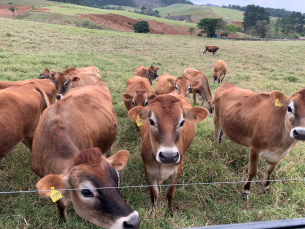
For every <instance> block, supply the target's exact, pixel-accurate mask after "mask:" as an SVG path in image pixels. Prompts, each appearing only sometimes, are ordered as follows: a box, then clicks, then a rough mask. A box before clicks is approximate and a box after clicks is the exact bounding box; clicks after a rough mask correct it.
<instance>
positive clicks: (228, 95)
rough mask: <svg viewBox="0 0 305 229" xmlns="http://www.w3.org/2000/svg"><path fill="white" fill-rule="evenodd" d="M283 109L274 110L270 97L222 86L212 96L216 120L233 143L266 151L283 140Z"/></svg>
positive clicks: (284, 111)
mask: <svg viewBox="0 0 305 229" xmlns="http://www.w3.org/2000/svg"><path fill="white" fill-rule="evenodd" d="M285 113H286V109H285V107H284V106H283V107H281V108H279V107H276V106H275V105H274V104H273V103H272V101H271V99H270V95H269V94H258V93H254V92H252V91H250V90H247V89H241V88H238V87H235V86H234V85H232V84H227V83H225V84H224V85H223V86H222V87H220V88H218V89H217V90H216V93H215V117H214V118H216V119H217V120H219V122H220V125H221V127H222V129H223V131H224V133H225V134H226V135H227V136H228V137H229V138H230V139H232V140H233V141H234V142H236V143H238V144H240V145H244V146H250V145H252V144H254V145H256V147H261V148H266V147H267V145H269V146H270V145H274V146H276V145H277V144H278V143H280V142H281V140H282V138H283V134H282V133H283V132H284V130H283V129H282V128H283V127H284V126H285V125H284V120H285V119H284V117H285Z"/></svg>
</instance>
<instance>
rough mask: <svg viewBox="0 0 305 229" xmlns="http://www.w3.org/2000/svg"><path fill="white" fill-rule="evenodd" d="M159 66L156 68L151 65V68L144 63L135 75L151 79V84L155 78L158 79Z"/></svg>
mask: <svg viewBox="0 0 305 229" xmlns="http://www.w3.org/2000/svg"><path fill="white" fill-rule="evenodd" d="M158 70H159V68H155V67H154V66H150V68H146V67H144V66H143V65H140V67H138V68H137V70H136V73H135V75H137V76H141V77H145V78H147V79H148V80H149V83H150V85H151V84H152V81H153V80H157V79H158V77H159V76H158V74H157V72H158Z"/></svg>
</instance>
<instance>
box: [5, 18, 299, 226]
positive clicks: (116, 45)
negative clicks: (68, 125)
mask: <svg viewBox="0 0 305 229" xmlns="http://www.w3.org/2000/svg"><path fill="white" fill-rule="evenodd" d="M0 30H1V34H0V40H1V42H0V80H1V81H9V80H12V81H13V80H25V79H31V78H37V77H38V75H39V73H40V72H41V71H42V70H43V69H44V68H46V67H48V68H50V69H52V70H58V71H61V70H64V69H66V68H69V67H83V66H89V65H96V66H98V67H99V69H100V71H101V74H102V77H103V79H104V80H105V81H106V82H107V84H108V86H109V88H110V90H111V93H112V97H113V100H114V108H115V110H116V113H117V116H118V120H119V133H118V136H117V138H116V141H115V144H114V145H113V148H112V151H113V152H116V151H118V150H120V149H126V150H129V151H130V152H131V159H130V161H129V163H128V166H127V169H125V170H123V171H122V172H121V173H120V181H121V182H120V186H126V185H128V186H129V185H146V184H147V182H146V178H145V175H144V171H143V162H142V159H141V156H140V150H141V139H140V134H139V133H138V132H137V131H135V128H134V124H133V123H131V122H130V120H129V118H128V117H127V112H126V109H125V107H124V104H123V101H122V98H121V94H123V93H124V91H125V86H126V82H127V80H128V79H129V78H130V77H131V76H133V74H134V72H135V69H136V68H137V67H138V66H139V65H140V64H143V65H145V66H149V65H154V66H155V67H159V68H160V70H159V74H160V75H161V74H163V73H164V72H167V73H169V74H171V75H174V76H180V75H182V73H183V70H184V69H185V68H187V67H193V68H196V69H198V70H201V71H203V72H204V73H205V74H206V75H207V77H208V78H209V80H210V86H211V90H212V93H214V92H215V90H216V88H217V87H219V85H218V84H213V83H212V74H211V73H212V71H213V66H214V63H215V61H216V60H217V59H218V58H220V59H223V60H225V61H226V62H227V64H228V66H229V71H228V74H227V76H226V78H225V79H224V81H225V82H230V83H234V84H236V85H238V86H240V87H243V88H248V89H251V90H254V91H255V92H271V91H272V90H280V91H282V92H284V93H286V94H287V95H292V94H293V93H294V92H296V91H298V90H300V89H301V88H303V87H304V84H305V66H304V64H303V60H304V59H305V46H304V43H303V41H285V42H257V41H256V42H252V41H235V43H234V46H232V41H231V40H218V39H208V38H202V37H193V36H171V35H152V34H134V33H123V32H114V31H103V30H89V29H84V28H76V27H69V26H60V25H52V24H43V23H38V22H31V21H22V20H13V19H3V18H0ZM206 44H209V45H217V46H219V47H220V50H219V52H218V54H217V55H216V56H215V57H213V55H212V54H210V53H208V54H206V55H203V54H202V52H203V47H204V46H205V45H206ZM263 47H264V53H263V58H261V50H262V48H263ZM296 54H297V56H296ZM153 85H154V86H155V83H154V84H153ZM79 125H81V124H79ZM213 129H214V128H213V118H212V117H209V118H207V119H206V120H205V121H203V122H201V123H199V124H198V125H197V132H196V136H195V139H194V142H193V144H192V146H191V148H190V149H189V151H188V152H187V153H186V155H185V157H184V172H183V174H182V176H181V178H180V180H179V183H194V182H216V181H243V180H245V179H246V176H247V164H248V149H246V148H244V147H241V146H238V145H236V144H234V143H233V142H231V141H230V140H229V139H227V140H226V141H225V142H223V143H222V144H221V145H218V144H216V143H214V142H213ZM304 149H305V147H304V143H298V145H297V147H296V148H295V149H294V150H292V151H291V152H290V153H289V155H288V156H287V157H286V158H285V159H284V160H283V161H282V162H281V163H280V164H279V165H278V166H277V168H276V169H275V171H274V172H273V174H272V176H271V178H272V179H292V178H304V174H305V159H304V156H303V151H304ZM30 159H31V154H30V151H29V150H28V149H27V148H26V147H25V146H23V145H22V144H20V145H18V146H17V147H16V148H15V149H14V150H13V151H12V152H11V153H10V154H9V155H8V156H7V157H5V158H4V159H3V160H2V162H1V164H2V165H3V166H5V168H4V169H3V170H0V180H1V185H0V191H15V190H35V185H36V183H37V182H38V180H39V178H38V177H37V176H36V175H35V174H33V172H32V171H31V170H30ZM263 169H264V162H263V161H261V162H260V164H259V174H258V176H257V178H256V179H257V180H260V179H262V175H263ZM160 190H161V193H160V198H159V200H158V204H157V208H158V211H157V213H156V215H155V217H153V215H152V214H151V207H150V198H149V190H148V188H134V189H122V190H121V194H122V196H123V198H124V199H125V200H126V201H127V202H128V204H129V205H130V206H131V207H132V208H133V209H135V210H137V211H139V213H140V215H141V217H142V224H141V225H142V226H141V228H181V227H198V226H204V225H216V224H228V223H238V222H250V221H263V220H276V219H288V218H300V217H304V207H305V204H304V203H305V200H304V194H305V191H304V183H302V182H277V183H272V184H271V192H270V194H263V193H262V190H261V187H260V184H259V183H257V184H253V185H252V189H251V195H250V198H249V200H248V201H246V202H245V201H243V200H242V198H241V190H242V184H234V185H204V186H184V187H177V191H176V195H175V199H174V206H175V213H174V216H173V217H172V218H171V217H169V216H168V215H167V203H166V198H165V188H161V189H160ZM68 217H69V221H68V223H67V224H65V225H63V224H60V223H59V222H58V215H57V208H56V206H55V204H53V203H52V201H51V200H50V199H44V198H42V197H41V196H39V195H38V194H36V193H32V194H7V195H2V196H1V197H0V228H96V227H95V226H93V225H92V224H90V223H88V222H86V221H84V220H82V219H81V218H80V217H78V216H77V215H76V214H75V212H74V210H73V208H72V207H71V206H70V208H69V210H68Z"/></svg>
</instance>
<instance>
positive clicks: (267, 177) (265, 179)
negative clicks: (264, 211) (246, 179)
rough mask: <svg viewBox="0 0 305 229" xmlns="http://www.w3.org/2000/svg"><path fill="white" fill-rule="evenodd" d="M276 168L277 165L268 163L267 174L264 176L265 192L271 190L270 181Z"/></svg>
mask: <svg viewBox="0 0 305 229" xmlns="http://www.w3.org/2000/svg"><path fill="white" fill-rule="evenodd" d="M275 166H276V164H275V163H270V162H268V161H266V170H265V174H264V181H263V183H262V185H263V190H264V191H269V189H270V187H269V181H268V180H269V179H270V175H271V173H272V172H273V170H274V168H275Z"/></svg>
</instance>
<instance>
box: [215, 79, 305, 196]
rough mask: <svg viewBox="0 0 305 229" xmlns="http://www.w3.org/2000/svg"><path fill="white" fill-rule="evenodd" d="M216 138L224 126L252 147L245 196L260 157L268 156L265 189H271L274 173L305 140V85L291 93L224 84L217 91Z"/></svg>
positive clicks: (226, 131)
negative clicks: (295, 147) (270, 183)
mask: <svg viewBox="0 0 305 229" xmlns="http://www.w3.org/2000/svg"><path fill="white" fill-rule="evenodd" d="M214 125H215V134H214V138H215V141H216V142H219V141H220V140H221V138H222V136H221V130H222V131H223V133H224V134H225V135H227V136H228V137H229V138H230V139H232V140H233V141H234V142H236V143H238V144H240V145H243V146H247V147H249V151H250V156H249V175H248V180H247V182H246V183H245V185H244V187H243V197H244V198H246V197H247V195H248V194H249V193H250V182H251V180H252V178H254V177H255V176H256V174H257V168H258V162H259V158H260V157H262V158H264V159H265V160H266V171H265V175H264V178H263V180H264V181H263V183H262V185H263V189H264V190H265V191H268V190H269V181H267V180H269V178H270V174H271V173H272V171H273V170H274V168H275V166H276V165H277V164H278V163H279V162H280V161H281V160H282V159H283V158H284V157H286V155H287V154H288V152H289V151H290V150H291V149H292V148H293V147H294V146H295V145H296V143H297V140H305V89H302V90H301V91H299V92H297V93H295V94H293V95H292V96H291V97H287V96H286V95H284V94H283V93H282V92H279V91H273V92H271V94H257V93H254V92H252V91H250V90H245V89H241V88H239V87H236V86H234V85H232V84H227V83H225V84H223V85H222V86H221V87H220V88H218V89H217V90H216V93H215V114H214Z"/></svg>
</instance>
